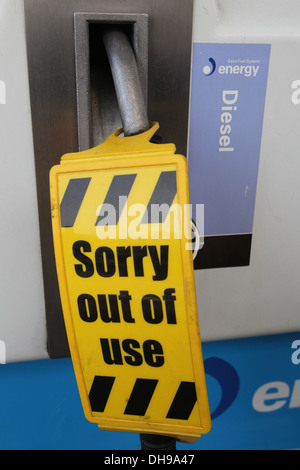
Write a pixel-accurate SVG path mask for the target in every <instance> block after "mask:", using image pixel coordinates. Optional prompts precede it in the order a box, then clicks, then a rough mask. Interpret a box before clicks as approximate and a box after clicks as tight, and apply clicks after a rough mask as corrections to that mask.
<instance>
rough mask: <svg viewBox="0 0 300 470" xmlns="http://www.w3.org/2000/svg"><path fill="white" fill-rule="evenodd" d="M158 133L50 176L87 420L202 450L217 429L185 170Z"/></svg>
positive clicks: (82, 156) (104, 149) (114, 145)
mask: <svg viewBox="0 0 300 470" xmlns="http://www.w3.org/2000/svg"><path fill="white" fill-rule="evenodd" d="M157 128H158V123H152V124H151V127H150V129H149V131H147V132H145V133H143V134H140V135H138V136H134V137H120V133H121V130H119V131H117V132H115V133H114V134H112V135H111V136H110V137H109V138H108V139H107V140H106V141H105V142H104V143H103V144H101V145H99V146H98V147H95V148H93V149H90V150H86V151H83V152H79V153H74V154H66V155H64V156H63V157H62V159H61V163H60V165H57V166H55V167H53V168H52V169H51V172H50V190H51V207H52V221H53V235H54V247H55V257H56V265H57V273H58V280H59V287H60V295H61V301H62V307H63V314H64V319H65V325H66V330H67V335H68V341H69V346H70V351H71V356H72V361H73V365H74V370H75V374H76V379H77V383H78V388H79V392H80V396H81V400H82V405H83V409H84V412H85V416H86V418H87V419H88V420H89V421H92V422H95V423H97V424H98V425H99V427H100V428H102V429H107V430H118V431H132V432H140V433H147V432H148V433H158V434H164V435H170V436H175V437H176V438H177V439H178V440H183V441H188V442H193V441H194V440H196V439H198V438H199V437H200V435H201V434H203V433H207V432H208V431H209V430H210V426H211V423H210V413H209V406H208V399H207V391H206V384H205V374H204V368H203V359H202V352H201V341H200V333H199V327H198V315H197V307H196V295H195V285H194V271H193V261H192V251H191V240H190V227H191V220H190V212H189V210H187V209H189V208H190V207H189V196H188V175H187V163H186V159H185V158H184V157H183V156H181V155H177V154H175V146H174V145H173V144H159V145H158V144H153V143H150V142H149V140H150V139H151V137H152V135H153V134H154V133H155V132H156V130H157ZM186 227H189V228H188V230H187V228H186ZM186 232H187V233H186Z"/></svg>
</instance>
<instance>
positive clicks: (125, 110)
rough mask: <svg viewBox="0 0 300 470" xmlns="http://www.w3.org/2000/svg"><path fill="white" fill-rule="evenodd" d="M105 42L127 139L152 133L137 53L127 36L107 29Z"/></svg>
mask: <svg viewBox="0 0 300 470" xmlns="http://www.w3.org/2000/svg"><path fill="white" fill-rule="evenodd" d="M103 40H104V44H105V49H106V52H107V55H108V60H109V63H110V67H111V71H112V76H113V80H114V84H115V89H116V95H117V99H118V104H119V108H120V113H121V120H122V127H123V130H124V135H125V136H126V137H127V136H130V135H136V134H139V133H141V132H145V131H146V130H147V129H149V120H148V115H147V109H146V105H145V101H144V96H143V91H142V87H141V83H140V77H139V72H138V69H137V65H136V60H135V57H134V53H133V49H132V47H131V44H130V42H129V38H128V36H127V34H126V33H125V32H124V31H122V30H121V29H119V28H117V27H115V26H114V27H111V26H107V27H106V28H104V31H103Z"/></svg>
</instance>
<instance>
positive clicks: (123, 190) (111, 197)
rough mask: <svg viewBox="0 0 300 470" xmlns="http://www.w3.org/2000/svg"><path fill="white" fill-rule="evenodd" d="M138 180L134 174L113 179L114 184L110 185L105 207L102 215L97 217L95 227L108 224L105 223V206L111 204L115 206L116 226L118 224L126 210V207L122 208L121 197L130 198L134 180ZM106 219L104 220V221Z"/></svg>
mask: <svg viewBox="0 0 300 470" xmlns="http://www.w3.org/2000/svg"><path fill="white" fill-rule="evenodd" d="M135 178H136V174H132V175H115V176H114V177H113V179H112V182H111V184H110V187H109V189H108V192H107V194H106V196H105V200H104V203H103V206H102V208H101V210H100V213H99V215H98V217H97V220H96V223H95V225H96V226H98V225H105V224H106V222H105V219H106V217H105V215H106V212H107V211H106V208H105V205H106V204H109V205H111V206H113V207H114V208H115V211H116V221H115V223H116V225H117V224H118V222H119V218H120V216H121V213H122V211H123V209H124V205H123V207H120V199H119V198H120V197H122V196H123V197H126V198H127V197H128V195H129V193H130V191H131V188H132V185H133V183H134V180H135ZM103 219H104V220H103Z"/></svg>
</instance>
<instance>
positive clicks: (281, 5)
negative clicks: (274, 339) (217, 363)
mask: <svg viewBox="0 0 300 470" xmlns="http://www.w3.org/2000/svg"><path fill="white" fill-rule="evenodd" d="M299 24H300V4H299V2H297V1H294V0H290V1H289V2H288V8H287V3H285V2H282V1H279V0H278V1H273V2H269V1H266V0H263V1H261V0H260V1H253V0H244V1H243V2H240V1H236V0H219V1H210V0H195V9H194V30H193V41H194V42H200V43H201V42H205V43H223V42H224V43H241V44H242V43H258V44H260V43H261V44H265V43H266V44H271V56H270V67H269V78H268V85H267V94H266V105H265V115H264V124H263V137H262V145H261V155H260V166H259V174H258V183H257V197H256V207H255V217H254V226H253V239H252V251H251V265H250V266H249V267H238V268H223V269H212V270H203V271H196V272H195V277H196V284H197V298H198V311H199V318H200V330H201V337H202V340H215V339H225V338H237V337H243V336H253V335H263V334H272V333H285V332H290V331H299V330H300V288H299V287H300V282H299V281H300V275H299V271H300V249H299V238H300V217H299V207H300V183H299V181H300V104H298V105H297V104H293V103H292V100H291V97H292V93H293V92H294V91H295V90H294V89H292V82H293V81H295V80H297V79H298V80H299V79H300V59H299V50H300V29H299Z"/></svg>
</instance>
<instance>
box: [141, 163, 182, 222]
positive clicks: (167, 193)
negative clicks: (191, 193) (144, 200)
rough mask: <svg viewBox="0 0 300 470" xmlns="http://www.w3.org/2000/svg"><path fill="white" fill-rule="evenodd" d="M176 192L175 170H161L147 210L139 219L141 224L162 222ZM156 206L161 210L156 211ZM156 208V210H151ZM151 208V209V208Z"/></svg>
mask: <svg viewBox="0 0 300 470" xmlns="http://www.w3.org/2000/svg"><path fill="white" fill-rule="evenodd" d="M176 193H177V183H176V171H162V172H161V174H160V176H159V178H158V181H157V183H156V186H155V188H154V191H153V193H152V196H151V198H150V201H149V203H148V206H147V210H146V212H145V214H144V216H143V219H142V221H141V223H142V224H157V223H163V222H164V221H165V220H166V218H167V215H168V213H169V209H170V207H171V205H172V203H173V201H174V198H175V196H176ZM158 206H160V207H161V210H160V211H158V210H157V209H158ZM154 208H156V210H153V209H154ZM151 209H152V210H151Z"/></svg>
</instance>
